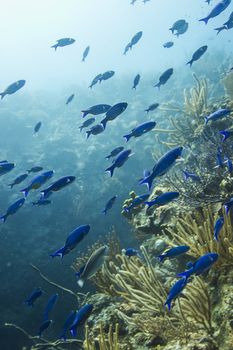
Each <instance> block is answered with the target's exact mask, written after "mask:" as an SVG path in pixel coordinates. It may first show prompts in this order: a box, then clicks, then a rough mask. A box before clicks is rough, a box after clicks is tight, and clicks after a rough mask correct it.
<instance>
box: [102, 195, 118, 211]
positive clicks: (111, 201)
mask: <svg viewBox="0 0 233 350" xmlns="http://www.w3.org/2000/svg"><path fill="white" fill-rule="evenodd" d="M116 199H117V196H113V197H112V198H110V199H109V201H108V202H107V203H106V205H105V208H104V210H103V211H102V213H103V214H104V215H106V214H107V212H108V211H109V210H110V209H111V208H112V206H113V205H114V203H115V201H116Z"/></svg>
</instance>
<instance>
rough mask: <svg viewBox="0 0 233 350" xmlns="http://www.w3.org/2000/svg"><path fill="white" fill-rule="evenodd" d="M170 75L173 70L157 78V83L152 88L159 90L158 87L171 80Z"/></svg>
mask: <svg viewBox="0 0 233 350" xmlns="http://www.w3.org/2000/svg"><path fill="white" fill-rule="evenodd" d="M172 74H173V68H169V69H167V70H166V71H165V72H163V74H162V75H161V76H160V77H159V82H158V83H157V84H155V85H154V87H157V88H158V89H160V86H161V85H164V84H166V82H167V81H168V80H169V79H170V78H171V76H172Z"/></svg>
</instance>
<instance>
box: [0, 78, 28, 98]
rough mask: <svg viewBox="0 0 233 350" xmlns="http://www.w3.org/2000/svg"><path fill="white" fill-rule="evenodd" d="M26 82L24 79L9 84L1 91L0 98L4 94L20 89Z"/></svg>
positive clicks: (10, 93)
mask: <svg viewBox="0 0 233 350" xmlns="http://www.w3.org/2000/svg"><path fill="white" fill-rule="evenodd" d="M25 83H26V80H18V81H16V82H15V83H13V84H11V85H9V86H8V87H7V88H6V89H5V90H4V91H3V92H1V93H0V96H1V99H3V98H4V97H5V96H6V95H12V94H14V93H15V92H17V91H18V90H19V89H21V88H22V87H23V86H24V85H25Z"/></svg>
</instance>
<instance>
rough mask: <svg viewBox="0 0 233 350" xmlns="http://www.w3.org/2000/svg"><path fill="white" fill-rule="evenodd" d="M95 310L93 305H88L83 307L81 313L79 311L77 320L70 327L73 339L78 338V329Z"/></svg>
mask: <svg viewBox="0 0 233 350" xmlns="http://www.w3.org/2000/svg"><path fill="white" fill-rule="evenodd" d="M92 310H93V305H92V304H86V305H84V306H82V307H81V309H80V310H79V311H77V313H76V316H75V319H74V321H73V323H72V325H71V327H70V333H71V335H72V336H73V337H76V336H77V328H78V327H79V326H82V325H83V324H84V323H85V322H86V320H87V319H88V317H89V316H90V315H91V313H92Z"/></svg>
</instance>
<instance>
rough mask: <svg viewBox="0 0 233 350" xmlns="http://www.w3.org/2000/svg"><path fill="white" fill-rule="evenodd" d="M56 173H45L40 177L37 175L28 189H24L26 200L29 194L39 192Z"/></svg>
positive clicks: (50, 171)
mask: <svg viewBox="0 0 233 350" xmlns="http://www.w3.org/2000/svg"><path fill="white" fill-rule="evenodd" d="M53 174H54V171H53V170H49V171H45V172H43V173H41V174H39V175H36V176H35V177H34V178H33V179H32V180H31V181H30V183H29V184H28V186H27V187H25V188H23V189H22V190H21V192H22V193H23V194H24V197H25V198H26V197H27V196H28V193H29V192H30V191H31V190H37V189H38V188H40V187H41V186H42V185H44V184H45V183H46V182H47V181H48V180H49V179H51V177H52V176H53Z"/></svg>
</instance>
